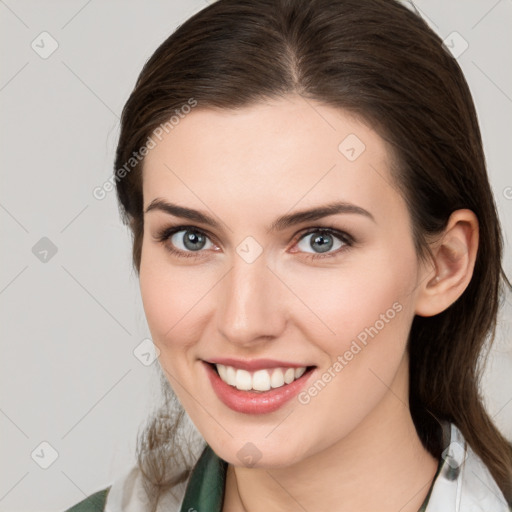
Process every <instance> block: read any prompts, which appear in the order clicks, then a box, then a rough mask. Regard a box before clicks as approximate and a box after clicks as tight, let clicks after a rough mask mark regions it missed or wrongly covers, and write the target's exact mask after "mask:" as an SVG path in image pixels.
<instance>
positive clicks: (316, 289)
mask: <svg viewBox="0 0 512 512" xmlns="http://www.w3.org/2000/svg"><path fill="white" fill-rule="evenodd" d="M349 134H355V135H356V136H357V137H358V138H359V139H360V140H361V141H363V143H364V144H365V146H366V148H365V150H364V151H363V152H362V153H361V154H360V156H359V157H358V158H356V159H355V160H354V161H350V160H348V159H347V158H346V157H345V155H344V154H343V153H342V152H340V150H339V149H338V146H339V144H340V142H342V141H343V140H344V139H345V137H347V136H348V135H349ZM390 165H391V158H390V150H389V148H388V147H387V145H386V143H385V142H384V140H383V139H382V138H381V137H380V136H379V135H378V134H377V133H376V132H375V131H374V130H372V129H371V127H369V126H367V125H365V124H363V123H362V122H361V121H359V120H357V119H355V118H354V117H352V116H350V115H349V114H348V113H347V112H343V111H341V110H339V109H334V108H332V107H328V106H325V105H323V104H321V103H318V102H314V101H311V100H308V101H307V102H306V101H305V100H304V99H302V98H301V97H298V96H289V97H286V98H284V99H279V100H274V101H269V102H266V103H259V104H257V105H254V106H251V107H246V108H242V109H239V110H237V111H220V110H216V111H214V110H200V109H199V107H197V108H196V109H194V110H193V111H192V112H191V113H190V114H188V115H187V116H186V117H185V118H184V119H182V120H181V121H180V123H179V125H177V126H176V127H175V128H174V129H173V130H172V131H170V132H169V134H166V135H165V137H164V138H163V140H162V141H161V142H159V143H158V145H157V146H156V147H155V148H154V149H152V150H151V151H150V152H149V153H148V155H147V157H146V160H145V164H144V173H143V195H144V208H145V209H146V208H147V207H148V205H149V204H150V203H151V202H152V201H153V200H154V199H155V198H161V199H165V200H167V201H170V202H173V203H177V204H179V205H180V206H186V207H189V208H194V209H196V210H201V211H203V212H205V213H207V214H209V215H211V216H213V217H215V219H216V220H217V221H219V222H220V223H221V229H214V228H210V227H208V226H206V225H203V224H201V223H198V222H192V221H190V220H187V219H181V218H176V217H174V216H172V215H169V214H167V213H165V212H162V211H158V210H151V211H149V212H147V213H146V214H145V218H144V238H143V246H142V259H141V267H140V287H141V293H142V299H143V304H144V309H145V313H146V317H147V321H148V325H149V328H150V331H151V334H152V337H153V341H154V343H155V345H156V346H157V347H158V349H159V350H160V356H159V361H160V364H161V366H162V369H163V371H164V372H165V374H166V376H167V377H168V379H169V382H170V384H171V385H172V386H173V388H174V390H175V392H176V394H177V396H178V398H179V400H180V401H181V403H182V405H183V406H184V408H185V409H186V411H187V413H188V414H189V416H190V418H191V419H192V421H193V422H194V424H195V426H196V427H197V429H198V430H199V432H200V433H201V434H202V436H203V437H204V439H205V440H206V441H207V442H208V443H209V445H210V446H211V447H212V448H213V450H214V451H215V452H216V453H217V454H218V455H219V456H220V457H221V458H223V459H224V460H226V461H227V462H228V463H229V466H228V472H227V480H226V488H225V489H226V490H225V500H224V506H223V511H224V512H239V511H244V510H245V511H251V512H257V511H262V512H263V511H265V512H272V511H278V510H279V511H282V510H308V511H316V510H336V511H339V512H345V511H351V512H354V511H359V510H361V511H362V510H364V511H371V510H379V511H380V512H386V511H390V512H391V511H392V512H396V511H398V510H400V511H401V512H416V511H417V510H418V508H419V507H420V505H421V504H422V502H423V500H424V498H425V496H426V494H427V492H428V490H429V488H430V485H431V483H432V480H433V477H434V474H435V472H436V469H437V464H438V461H437V460H436V459H435V458H433V457H432V456H431V455H430V454H429V453H428V452H427V451H426V450H425V449H424V448H423V446H422V444H421V442H420V439H419V438H418V435H417V433H416V430H415V427H414V424H413V422H412V418H411V415H410V411H409V408H408V358H407V354H406V342H407V338H408V334H409V331H410V327H411V323H412V320H413V318H414V315H415V314H419V315H424V316H430V315H435V314H437V313H439V312H441V311H443V310H444V309H446V308H447V307H448V306H449V305H450V304H452V303H453V302H454V301H455V300H456V299H457V298H458V297H459V296H460V295H461V294H462V292H463V291H464V289H465V288H466V287H467V285H468V283H469V281H470V279H471V275H472V272H473V267H474V261H475V257H476V250H477V247H478V222H477V219H476V217H475V215H474V214H473V212H471V211H469V210H458V211H456V212H454V213H453V214H452V216H451V217H450V221H449V223H448V225H447V228H446V230H445V232H444V234H443V236H442V237H440V238H439V239H437V240H435V241H433V242H432V249H433V251H434V256H435V261H431V262H429V263H422V262H421V260H420V259H419V258H418V256H417V255H416V253H415V250H414V245H413V238H412V231H411V225H410V216H409V213H408V210H407V207H406V204H405V202H404V200H403V198H402V197H401V195H400V193H399V191H398V190H397V188H396V187H394V186H393V185H392V183H393V180H392V178H391V171H390ZM337 200H344V201H347V202H350V203H353V204H355V205H358V206H360V207H361V208H364V209H365V210H367V211H369V212H370V213H371V214H372V215H373V217H374V219H375V221H372V220H371V219H370V218H368V217H366V216H363V215H358V214H354V213H343V214H336V215H331V216H329V217H325V218H322V219H320V220H316V221H313V222H304V223H302V224H299V225H296V226H292V227H290V228H287V229H285V230H284V231H281V232H275V233H268V232H267V231H266V228H267V226H269V225H270V224H271V223H272V222H273V221H274V220H275V219H276V218H277V217H279V216H280V215H283V214H285V213H290V212H294V211H298V210H303V209H307V208H311V207H313V206H318V205H324V204H327V203H330V202H331V201H337ZM183 224H185V225H192V226H194V227H196V228H197V229H199V230H200V231H202V233H204V234H205V235H206V236H207V241H206V244H205V245H204V248H202V249H201V250H200V252H199V256H197V257H195V258H194V257H191V258H185V257H181V258H180V257H178V256H176V255H173V254H171V253H169V251H168V250H167V249H166V244H167V246H172V242H171V241H170V239H168V240H167V241H166V242H165V243H162V242H160V241H158V240H157V236H158V233H159V231H160V230H162V229H163V228H166V227H170V226H179V225H183ZM317 227H331V228H333V229H337V230H340V231H342V232H346V233H348V234H350V235H351V236H352V237H353V238H354V239H355V241H356V242H355V244H354V245H353V246H352V247H349V248H348V249H347V250H345V251H343V252H339V253H338V254H337V255H335V256H333V257H330V258H324V259H316V260H314V259H309V257H311V256H312V255H315V254H324V253H322V252H321V250H319V249H318V245H313V246H311V245H310V242H311V241H312V240H314V237H315V235H314V234H313V235H307V236H304V233H305V232H306V231H307V230H308V229H309V228H317ZM183 234H184V232H183V231H182V232H181V233H180V234H178V235H175V236H173V241H174V242H175V243H174V247H175V248H177V249H181V250H182V251H185V252H188V253H189V254H190V253H192V254H198V253H197V251H196V252H194V251H193V250H190V249H187V247H186V246H184V245H183ZM248 236H251V237H253V238H254V239H255V240H256V241H257V243H258V244H259V246H261V248H262V250H263V252H262V253H261V255H260V256H259V257H258V258H257V259H256V260H255V261H254V262H252V263H247V261H245V260H244V259H243V258H241V257H240V256H239V254H238V253H237V247H238V246H239V245H240V244H241V242H242V241H244V239H246V237H248ZM328 240H332V242H333V244H334V245H333V247H332V249H331V250H330V251H329V253H330V254H334V253H336V251H337V250H338V248H339V247H341V246H342V245H343V242H342V241H341V240H339V239H338V238H336V237H335V236H334V235H333V238H329V237H328ZM397 302H398V303H399V304H400V305H401V307H402V308H401V310H400V312H398V313H396V315H394V318H393V319H391V320H389V321H388V322H387V323H385V326H384V328H382V329H381V330H379V332H378V334H377V335H375V336H374V337H373V338H369V341H368V343H367V345H366V346H364V348H363V349H362V350H361V351H360V352H359V353H357V355H355V356H354V357H353V359H352V360H351V361H349V362H348V364H346V365H345V366H344V367H343V369H342V370H341V371H339V372H337V373H336V376H335V377H334V378H332V379H331V381H330V382H329V383H328V384H327V385H326V386H325V387H324V388H323V389H322V390H321V391H320V392H319V393H318V394H317V395H316V396H314V397H312V398H311V400H310V402H309V403H307V404H301V403H299V402H298V401H297V400H296V399H294V400H292V401H291V402H288V403H287V404H286V405H285V406H283V407H282V408H280V409H278V410H277V411H275V412H273V413H268V414H262V415H246V414H241V413H238V412H235V411H233V410H231V409H229V408H228V407H226V406H225V405H224V404H223V403H222V402H221V401H220V400H219V399H218V398H217V396H216V394H215V393H214V391H213V389H212V387H211V385H210V382H209V380H208V378H207V375H206V372H205V370H204V368H203V363H202V362H201V360H208V359H212V358H214V357H235V358H241V359H252V358H271V359H282V360H286V361H293V362H297V363H300V364H304V365H316V366H317V368H316V369H315V371H314V373H313V375H312V376H310V380H309V383H308V384H307V386H306V388H307V387H309V385H310V384H312V383H314V382H315V381H317V380H318V379H319V378H321V377H322V374H324V373H325V372H328V369H329V367H332V364H333V363H334V362H335V361H336V358H337V357H338V355H343V354H344V353H345V351H346V350H348V349H349V348H350V346H351V343H352V341H353V340H354V339H356V337H357V336H358V334H360V333H361V332H362V331H364V329H365V328H366V327H369V326H373V325H375V324H376V321H377V320H379V318H381V317H380V315H381V314H385V313H386V311H387V310H389V309H390V308H392V305H393V304H394V303H397ZM247 442H251V443H253V444H254V445H255V446H256V447H257V449H258V450H259V452H260V454H261V458H260V459H259V460H258V461H257V462H256V464H254V465H253V466H252V467H247V466H245V465H244V464H243V462H242V461H241V460H240V459H239V457H238V456H237V453H238V452H239V450H240V449H241V448H242V447H244V446H245V445H246V443H247ZM369 490H371V491H370V492H368V491H369Z"/></svg>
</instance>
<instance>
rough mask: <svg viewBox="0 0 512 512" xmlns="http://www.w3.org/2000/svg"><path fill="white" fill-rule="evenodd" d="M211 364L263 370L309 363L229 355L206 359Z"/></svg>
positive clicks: (294, 366)
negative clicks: (239, 357) (241, 357)
mask: <svg viewBox="0 0 512 512" xmlns="http://www.w3.org/2000/svg"><path fill="white" fill-rule="evenodd" d="M206 362H207V363H211V364H223V365H225V366H233V367H234V368H238V369H240V370H247V371H254V370H263V369H265V368H279V367H281V368H303V367H308V366H310V365H307V364H298V363H291V362H289V361H278V360H276V359H249V360H247V359H246V360H244V359H232V358H229V357H219V358H215V359H210V360H208V361H206Z"/></svg>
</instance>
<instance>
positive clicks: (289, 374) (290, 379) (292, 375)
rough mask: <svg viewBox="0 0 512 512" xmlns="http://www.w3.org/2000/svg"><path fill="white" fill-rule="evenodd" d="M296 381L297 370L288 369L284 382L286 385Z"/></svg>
mask: <svg viewBox="0 0 512 512" xmlns="http://www.w3.org/2000/svg"><path fill="white" fill-rule="evenodd" d="M294 380H295V370H294V369H293V368H288V369H287V370H286V371H285V372H284V381H285V382H286V384H290V382H293V381H294Z"/></svg>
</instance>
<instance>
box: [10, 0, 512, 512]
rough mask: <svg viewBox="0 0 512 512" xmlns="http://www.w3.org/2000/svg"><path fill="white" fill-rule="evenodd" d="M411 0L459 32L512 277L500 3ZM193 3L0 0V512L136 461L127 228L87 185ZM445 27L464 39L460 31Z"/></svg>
mask: <svg viewBox="0 0 512 512" xmlns="http://www.w3.org/2000/svg"><path fill="white" fill-rule="evenodd" d="M416 5H417V6H418V8H419V9H420V10H421V11H422V14H423V16H424V18H425V19H427V21H428V22H429V24H430V25H431V26H432V27H433V28H434V30H436V32H437V33H438V34H440V35H441V37H443V38H446V37H447V36H450V35H451V34H452V32H454V31H456V32H458V34H460V36H461V37H462V38H463V40H465V41H467V43H468V45H469V46H468V48H467V49H466V51H464V52H463V53H462V54H461V55H460V56H459V57H458V60H459V62H460V64H461V66H462V68H463V70H464V72H465V75H466V77H467V80H468V82H469V85H470V87H471V90H472V92H473V95H474V98H475V101H476V104H477V109H478V114H479V118H480V123H481V129H482V132H483V137H484V143H485V149H486V155H487V160H488V165H489V174H490V178H491V182H492V186H493V189H494V192H495V196H496V200H497V203H498V208H499V213H500V217H501V220H502V222H503V226H504V235H505V242H506V256H505V257H506V260H505V261H506V263H505V266H506V269H507V273H508V275H509V276H511V277H512V265H511V260H512V258H511V241H510V233H511V232H512V173H511V172H510V135H511V133H512V99H511V98H512V67H511V65H510V64H511V63H510V61H509V52H508V49H510V48H511V47H512V32H511V30H510V27H511V22H512V2H511V1H510V0H501V1H495V0H489V1H484V0H482V1H476V0H473V1H465V2H462V1H460V2H457V1H455V0H452V1H448V2H447V1H443V0H436V1H428V2H427V1H424V0H423V1H421V2H417V3H416ZM204 6H205V2H204V1H203V0H201V1H198V0H194V1H192V0H186V1H177V0H166V1H163V0H162V1H156V0H154V1H151V2H147V1H146V2H144V1H142V0H131V1H126V0H124V1H121V0H116V1H113V0H111V1H99V0H89V1H84V0H80V1H78V0H73V1H69V0H67V1H58V2H57V1H45V2H41V1H37V0H32V1H28V0H27V1H24V0H19V1H15V0H5V1H3V0H0V38H1V46H0V48H1V50H0V51H1V58H0V62H1V63H2V66H1V68H0V107H1V112H2V116H1V123H0V126H1V130H2V132H1V145H2V146H1V155H2V158H1V173H2V185H1V188H0V226H1V235H0V236H1V240H2V247H3V251H2V265H1V269H0V308H1V323H0V325H1V332H2V352H1V359H0V364H1V370H0V376H1V388H0V389H1V398H0V427H1V432H2V435H1V436H0V443H1V454H2V456H1V458H0V461H1V462H0V464H1V473H0V475H1V477H0V510H1V511H36V510H37V511H58V510H64V509H65V508H67V507H69V506H71V505H72V504H74V503H76V502H78V501H79V500H81V499H83V498H84V497H85V496H86V495H88V494H91V493H92V492H95V491H97V490H99V489H102V488H104V487H106V486H107V485H109V484H110V483H111V482H112V480H113V479H115V478H116V477H117V476H119V474H121V473H123V472H124V471H125V470H126V469H127V467H128V466H129V465H131V464H132V463H134V461H135V458H134V449H135V439H136V433H137V429H138V428H139V426H141V425H142V423H143V421H144V420H145V418H146V416H147V414H148V413H149V412H150V410H151V408H152V407H153V406H154V404H155V403H156V402H157V401H158V397H159V389H158V381H157V378H156V372H155V366H154V365H151V366H145V365H144V364H142V363H141V361H140V360H139V359H137V358H136V357H135V355H134V353H133V351H134V349H136V347H137V346H138V345H139V344H140V343H141V341H142V340H143V339H144V338H147V337H149V330H148V328H147V325H146V321H145V318H144V312H143V309H142V304H141V301H140V296H139V289H138V282H137V279H136V276H135V273H134V272H133V271H132V268H131V254H130V249H131V248H130V237H129V233H128V231H127V228H125V227H124V226H123V225H122V223H121V221H120V219H119V215H118V209H117V203H116V197H115V193H114V192H111V193H110V194H108V196H107V197H106V198H105V199H104V200H102V201H99V200H96V199H95V198H94V197H93V195H92V190H93V188H94V187H96V186H98V185H101V184H102V183H103V182H104V181H105V180H106V179H107V178H108V177H109V176H110V175H111V173H112V164H113V158H114V151H115V146H116V142H117V137H118V134H119V115H120V113H121V110H122V107H123V105H124V103H125V101H126V99H127V98H128V95H129V93H130V91H131V90H132V88H133V85H134V83H135V80H136V77H137V75H138V73H139V72H140V70H141V68H142V65H143V64H144V62H145V61H146V60H147V59H148V58H149V56H150V55H151V54H152V52H153V51H154V50H155V49H156V48H157V46H158V45H159V44H160V43H161V42H162V41H163V40H164V39H165V38H166V37H167V36H168V35H169V34H170V33H171V32H172V31H173V30H174V29H175V27H176V26H177V25H178V24H181V23H182V22H183V21H184V20H185V19H187V18H188V17H189V16H190V15H192V14H193V13H195V12H196V11H197V10H199V9H200V8H202V7H204ZM44 31H46V32H48V33H49V34H50V35H51V38H53V39H54V40H55V41H56V42H57V44H58V48H57V50H56V51H55V52H54V53H53V54H51V55H50V56H49V57H48V58H46V59H43V58H42V57H41V56H40V54H39V53H37V52H36V51H35V50H34V49H33V48H32V46H31V45H32V44H34V46H35V47H36V48H37V49H38V51H39V52H43V51H48V49H50V48H51V46H50V45H51V43H52V42H51V40H50V38H49V36H45V35H43V36H41V35H40V34H41V33H42V32H44ZM454 37H455V39H454ZM41 39H43V42H41ZM449 40H450V41H454V47H455V49H456V50H459V51H460V50H461V49H463V46H461V45H463V44H464V42H463V40H462V39H460V37H459V36H457V35H455V36H453V35H451V36H450V39H449ZM33 42H34V43H33ZM43 46H44V48H43ZM508 187H511V188H508ZM43 237H47V238H49V239H50V240H51V242H52V243H53V244H54V245H55V246H56V248H57V252H56V254H55V255H53V256H52V257H51V253H49V254H48V256H47V260H48V261H46V262H43V261H40V259H39V258H38V257H36V255H35V254H34V253H33V247H34V246H35V245H36V244H37V243H38V242H39V241H40V239H41V238H43ZM40 243H42V242H40ZM36 247H38V246H36ZM39 256H40V257H43V256H44V254H40V255H39ZM511 311H512V300H511V299H510V296H508V298H507V302H506V303H505V308H504V310H503V317H502V319H501V320H500V328H499V333H498V341H497V344H496V346H495V349H494V350H493V352H492V356H491V358H490V361H489V363H490V364H489V366H488V371H487V372H486V374H485V389H484V391H485V399H486V401H487V403H488V407H489V410H490V412H491V414H492V415H493V416H494V417H495V421H496V422H497V424H498V426H499V427H500V428H501V430H502V431H503V432H504V433H505V435H506V436H507V437H508V438H509V439H512V342H511V334H512V313H511ZM155 364H157V363H155ZM43 442H46V443H49V445H51V447H50V446H48V445H46V444H43V445H41V443H43ZM53 450H55V453H54V452H53ZM52 454H53V455H52ZM55 455H57V456H56V459H55V460H54V461H53V462H52V460H53V458H54V457H55ZM52 457H53V458H52ZM50 462H52V463H51V464H50ZM48 464H50V465H49V467H48V468H47V469H43V468H42V467H41V465H48Z"/></svg>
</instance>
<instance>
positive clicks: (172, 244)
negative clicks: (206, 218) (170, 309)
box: [156, 226, 355, 259]
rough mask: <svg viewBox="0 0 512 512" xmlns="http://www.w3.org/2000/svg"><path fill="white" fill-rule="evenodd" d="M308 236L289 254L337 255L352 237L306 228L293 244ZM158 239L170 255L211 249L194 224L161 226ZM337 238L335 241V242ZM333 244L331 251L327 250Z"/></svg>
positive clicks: (186, 255) (187, 255)
mask: <svg viewBox="0 0 512 512" xmlns="http://www.w3.org/2000/svg"><path fill="white" fill-rule="evenodd" d="M310 235H316V236H315V237H312V238H311V239H310V241H309V243H307V244H303V246H302V248H300V247H299V249H300V250H299V251H292V252H293V253H297V252H299V253H301V252H303V253H304V254H306V258H310V259H319V258H329V257H333V256H337V255H338V254H340V253H341V252H344V251H345V250H347V249H349V248H350V247H352V245H353V244H354V242H355V240H354V239H353V237H352V236H351V235H349V234H348V233H344V232H343V231H338V230H337V229H333V228H324V227H317V228H310V229H309V230H308V231H307V232H306V233H302V234H301V235H300V236H299V237H298V240H297V241H296V242H295V244H294V246H300V244H301V243H302V242H303V240H305V239H306V238H307V237H309V236H310ZM156 239H157V241H158V242H161V243H162V244H163V245H164V247H165V248H166V249H167V250H168V251H169V252H170V253H171V254H173V255H175V256H177V257H179V258H200V257H203V255H202V254H201V253H203V252H205V251H203V249H211V247H212V246H213V243H212V242H211V240H210V237H209V235H208V234H206V233H205V232H204V231H202V230H200V229H198V228H196V227H195V226H176V227H171V228H165V229H163V230H162V231H161V232H160V233H159V234H158V235H157V236H156ZM336 240H337V242H336ZM333 247H334V249H335V250H334V251H331V250H332V249H333ZM308 248H310V249H313V250H314V249H315V248H316V249H318V250H319V251H320V252H319V253H308V252H307V250H306V249H308Z"/></svg>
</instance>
